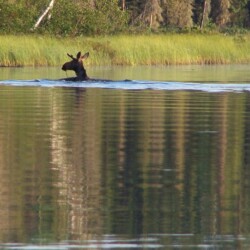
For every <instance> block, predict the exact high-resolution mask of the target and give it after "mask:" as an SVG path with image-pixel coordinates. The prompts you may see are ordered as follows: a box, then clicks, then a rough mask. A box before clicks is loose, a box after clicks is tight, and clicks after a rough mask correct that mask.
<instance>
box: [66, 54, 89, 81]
mask: <svg viewBox="0 0 250 250" xmlns="http://www.w3.org/2000/svg"><path fill="white" fill-rule="evenodd" d="M67 55H68V57H70V58H71V59H72V60H71V61H69V62H66V63H64V64H63V66H62V70H64V71H67V70H73V71H75V74H76V77H70V78H65V79H62V80H67V81H87V80H90V78H89V77H88V76H87V73H86V70H85V68H84V66H83V61H84V60H85V59H87V58H88V57H89V52H87V53H85V54H84V55H82V54H81V52H80V51H79V52H78V53H77V55H76V58H75V57H73V56H72V55H70V54H67Z"/></svg>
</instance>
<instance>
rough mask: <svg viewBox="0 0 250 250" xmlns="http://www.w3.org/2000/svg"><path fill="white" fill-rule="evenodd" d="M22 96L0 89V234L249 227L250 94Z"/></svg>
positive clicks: (57, 92) (238, 230) (67, 92)
mask: <svg viewBox="0 0 250 250" xmlns="http://www.w3.org/2000/svg"><path fill="white" fill-rule="evenodd" d="M14 92H15V90H14ZM18 93H19V94H18ZM23 93H28V94H27V100H29V101H27V102H25V101H24V103H20V100H19V98H20V99H21V100H23V96H18V95H20V92H15V95H12V94H9V95H8V96H7V97H4V95H3V94H2V93H0V97H2V99H1V98H0V104H5V106H4V105H2V106H0V118H1V119H0V128H1V129H2V131H5V133H0V139H1V142H2V143H1V144H0V178H1V180H2V181H1V182H0V190H1V192H0V203H1V209H0V220H1V224H0V239H3V238H6V237H7V236H6V235H5V233H4V232H7V234H10V231H12V232H13V231H14V232H15V234H16V235H14V236H12V238H15V239H24V238H25V237H28V235H30V234H32V235H39V236H42V235H43V234H44V232H47V233H48V234H54V235H56V236H57V237H58V238H59V239H65V238H69V239H78V240H79V239H92V238H95V237H96V235H102V234H112V233H115V234H118V233H121V234H131V235H135V234H143V233H145V234H146V233H162V232H164V233H173V232H175V233H178V232H179V233H190V232H191V233H199V234H207V235H212V234H215V235H216V234H230V233H231V234H232V233H235V234H244V233H248V231H249V226H248V224H249V217H248V213H247V210H248V207H249V200H250V199H249V197H250V196H249V192H248V186H249V180H248V179H249V178H248V177H249V170H248V168H249V162H250V158H249V154H248V151H249V136H250V135H249V134H250V132H249V129H248V127H249V125H250V124H249V123H250V122H249V119H247V118H246V117H247V116H246V114H248V113H249V105H248V103H249V94H247V93H241V94H232V93H231V94H230V93H223V94H211V93H210V94H207V93H202V92H184V91H179V92H175V91H173V92H171V91H170V92H168V91H166V92H165V91H150V90H147V91H139V92H136V91H119V90H97V89H88V90H86V91H76V89H53V90H47V89H43V90H41V89H39V90H32V91H30V92H25V91H24V92H23ZM18 97H19V98H18ZM45 103H46V105H45ZM6 108H7V110H6ZM16 190H18V191H16ZM34 225H35V226H34ZM21 228H25V233H24V232H23V231H22V230H21ZM34 228H35V229H34ZM10 238H11V237H10Z"/></svg>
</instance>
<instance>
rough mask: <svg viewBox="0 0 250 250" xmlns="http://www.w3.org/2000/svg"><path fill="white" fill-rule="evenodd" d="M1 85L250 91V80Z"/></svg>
mask: <svg viewBox="0 0 250 250" xmlns="http://www.w3.org/2000/svg"><path fill="white" fill-rule="evenodd" d="M0 85H7V86H20V87H23V86H34V87H35V86H37V87H50V88H51V87H70V88H103V89H121V90H147V89H151V90H187V91H205V92H244V91H250V82H246V83H242V82H241V83H237V82H230V83H221V82H159V81H136V80H124V81H109V80H91V81H83V82H69V81H62V80H46V79H38V80H3V81H0Z"/></svg>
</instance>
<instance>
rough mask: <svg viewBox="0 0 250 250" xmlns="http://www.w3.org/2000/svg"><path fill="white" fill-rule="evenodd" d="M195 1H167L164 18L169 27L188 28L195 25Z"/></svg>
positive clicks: (165, 2)
mask: <svg viewBox="0 0 250 250" xmlns="http://www.w3.org/2000/svg"><path fill="white" fill-rule="evenodd" d="M193 3H194V1H193V0H165V1H164V3H163V5H164V18H165V22H166V24H167V25H168V26H171V27H179V28H186V27H191V26H192V25H193V19H192V16H193Z"/></svg>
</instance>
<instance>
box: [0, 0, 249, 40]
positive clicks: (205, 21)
mask: <svg viewBox="0 0 250 250" xmlns="http://www.w3.org/2000/svg"><path fill="white" fill-rule="evenodd" d="M46 11H47V12H46ZM45 12H46V14H45ZM43 14H45V15H44V16H43V18H41V20H40V22H39V24H38V25H37V26H35V24H36V23H37V21H38V20H39V17H41V16H42V15H43ZM0 17H1V22H0V33H2V34H18V33H24V34H26V33H31V32H39V33H47V34H55V35H65V36H66V35H70V36H79V35H103V34H116V33H121V32H123V33H126V32H127V33H130V32H134V33H138V32H141V33H144V32H148V31H149V32H151V31H153V32H179V31H190V30H199V31H200V30H202V31H211V30H216V31H233V30H247V29H248V28H249V27H250V0H71V1H68V0H54V1H51V0H0Z"/></svg>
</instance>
